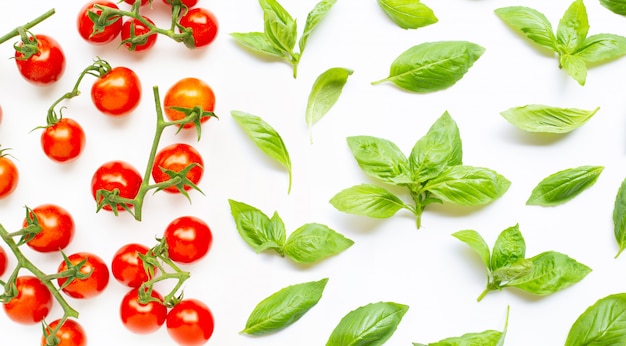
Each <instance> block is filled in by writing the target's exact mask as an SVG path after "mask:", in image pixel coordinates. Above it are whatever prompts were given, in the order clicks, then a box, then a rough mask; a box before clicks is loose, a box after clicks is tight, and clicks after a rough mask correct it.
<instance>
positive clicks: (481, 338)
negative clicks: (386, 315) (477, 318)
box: [413, 330, 502, 346]
mask: <svg viewBox="0 0 626 346" xmlns="http://www.w3.org/2000/svg"><path fill="white" fill-rule="evenodd" d="M501 336H502V332H499V331H497V330H485V331H484V332H481V333H467V334H463V335H461V336H457V337H452V338H446V339H443V340H441V341H438V342H431V343H429V344H426V345H425V344H418V343H413V345H414V346H475V345H480V346H496V345H497V343H498V341H499V340H500V337H501Z"/></svg>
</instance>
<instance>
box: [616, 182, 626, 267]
mask: <svg viewBox="0 0 626 346" xmlns="http://www.w3.org/2000/svg"><path fill="white" fill-rule="evenodd" d="M613 233H614V234H615V239H616V240H617V245H618V246H619V251H618V252H617V255H615V257H616V258H617V257H618V256H619V255H620V254H621V253H622V251H624V249H626V179H624V180H623V181H622V184H621V185H620V187H619V190H618V191H617V196H615V205H614V207H613Z"/></svg>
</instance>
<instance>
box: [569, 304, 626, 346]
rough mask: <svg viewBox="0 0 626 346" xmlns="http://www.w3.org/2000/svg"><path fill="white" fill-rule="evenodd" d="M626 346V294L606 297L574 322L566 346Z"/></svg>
mask: <svg viewBox="0 0 626 346" xmlns="http://www.w3.org/2000/svg"><path fill="white" fill-rule="evenodd" d="M582 345H626V293H617V294H611V295H609V296H606V297H604V298H602V299H599V300H598V301H596V302H595V303H594V304H593V305H591V306H590V307H588V308H587V309H586V310H585V311H584V312H583V313H582V314H581V315H580V316H579V317H578V318H577V319H576V321H575V322H574V324H573V325H572V327H571V328H570V330H569V333H568V335H567V340H565V346H582Z"/></svg>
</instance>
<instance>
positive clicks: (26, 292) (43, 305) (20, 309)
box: [3, 275, 52, 324]
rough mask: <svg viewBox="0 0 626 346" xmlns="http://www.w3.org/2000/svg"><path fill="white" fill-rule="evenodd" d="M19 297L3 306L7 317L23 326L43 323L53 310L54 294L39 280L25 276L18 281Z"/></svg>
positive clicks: (16, 283) (16, 282)
mask: <svg viewBox="0 0 626 346" xmlns="http://www.w3.org/2000/svg"><path fill="white" fill-rule="evenodd" d="M15 285H16V287H17V296H15V297H14V298H13V299H11V300H9V301H8V302H7V303H5V304H3V307H4V311H5V312H6V314H7V316H9V318H10V319H11V320H13V321H15V322H18V323H22V324H35V323H39V322H41V321H42V320H43V319H44V318H46V316H48V313H49V312H50V309H52V294H51V293H50V291H49V290H48V287H46V285H44V284H43V283H42V282H41V281H40V280H39V279H38V278H36V277H34V276H31V275H25V276H20V277H18V278H17V279H16V281H15Z"/></svg>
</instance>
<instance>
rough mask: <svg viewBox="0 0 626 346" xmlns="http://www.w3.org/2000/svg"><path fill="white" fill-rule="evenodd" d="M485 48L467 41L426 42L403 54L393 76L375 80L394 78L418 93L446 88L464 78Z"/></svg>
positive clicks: (395, 81) (400, 84)
mask: <svg viewBox="0 0 626 346" xmlns="http://www.w3.org/2000/svg"><path fill="white" fill-rule="evenodd" d="M484 52H485V48H483V47H481V46H479V45H477V44H475V43H471V42H466V41H440V42H426V43H422V44H419V45H417V46H413V47H411V48H409V49H408V50H406V51H405V52H403V53H402V54H400V56H398V57H397V58H396V59H395V60H394V61H393V62H392V64H391V68H390V70H389V76H388V77H387V78H384V79H381V80H379V81H375V82H372V84H374V85H376V84H380V83H383V82H393V83H394V84H396V85H397V86H399V87H400V88H402V89H405V90H408V91H413V92H418V93H426V92H432V91H438V90H443V89H446V88H448V87H451V86H452V85H454V84H455V83H456V82H458V81H459V80H460V79H461V78H463V76H464V75H465V73H467V71H468V70H469V69H470V67H472V65H473V64H474V62H476V60H478V58H480V56H481V55H482V54H483V53H484Z"/></svg>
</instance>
